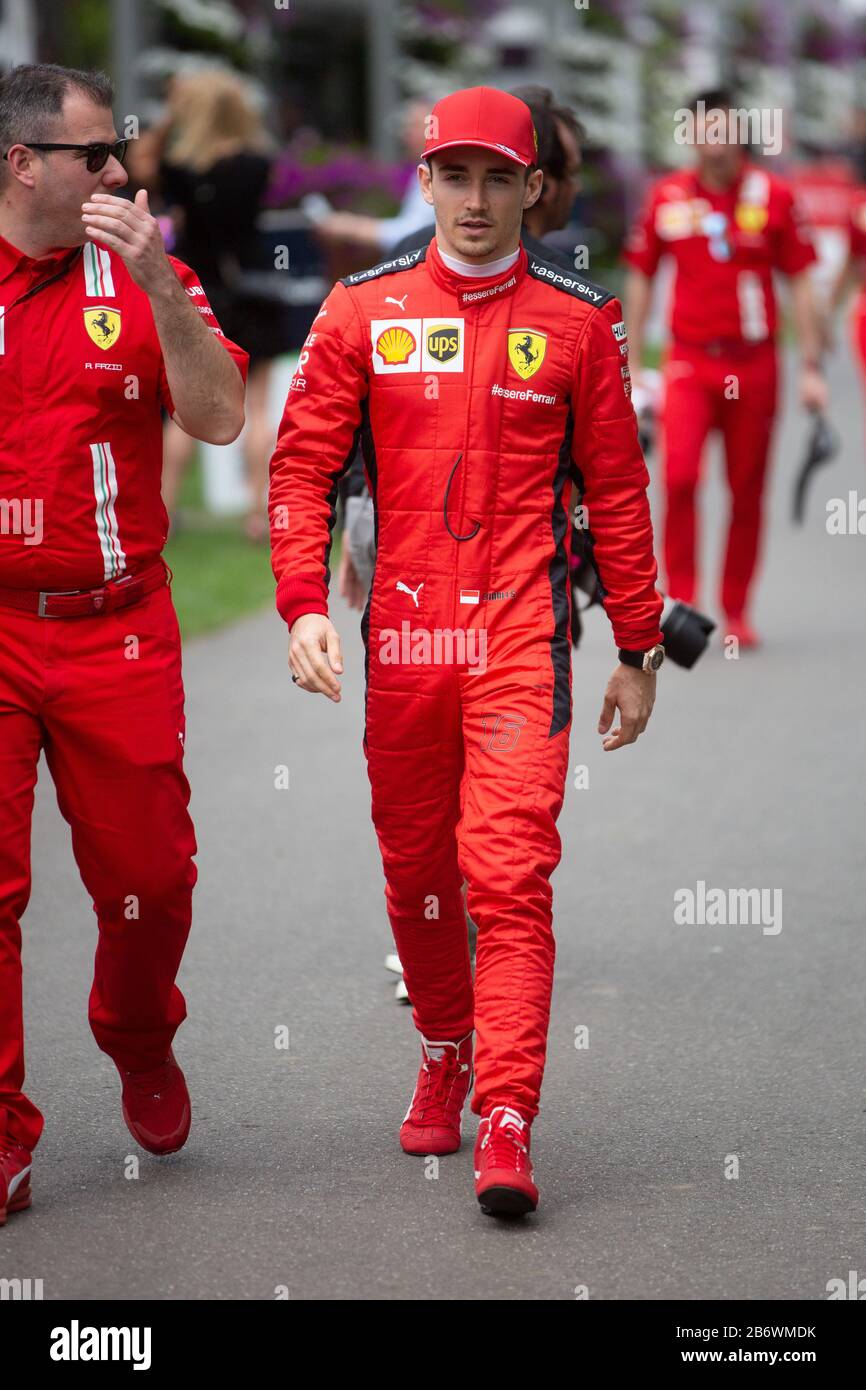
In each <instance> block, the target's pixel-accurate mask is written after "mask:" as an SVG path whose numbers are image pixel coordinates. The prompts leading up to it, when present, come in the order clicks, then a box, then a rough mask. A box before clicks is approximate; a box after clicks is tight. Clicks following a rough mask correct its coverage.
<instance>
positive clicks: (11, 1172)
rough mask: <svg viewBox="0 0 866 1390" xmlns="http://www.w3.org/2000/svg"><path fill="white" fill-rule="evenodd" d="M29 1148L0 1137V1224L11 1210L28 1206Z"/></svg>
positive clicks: (4, 1221)
mask: <svg viewBox="0 0 866 1390" xmlns="http://www.w3.org/2000/svg"><path fill="white" fill-rule="evenodd" d="M30 1165H31V1157H30V1150H29V1149H25V1147H24V1145H23V1144H12V1143H9V1142H8V1141H6V1140H3V1139H0V1226H5V1225H6V1217H7V1216H9V1215H11V1214H12V1212H13V1211H24V1209H25V1207H29V1206H30V1201H31V1194H30Z"/></svg>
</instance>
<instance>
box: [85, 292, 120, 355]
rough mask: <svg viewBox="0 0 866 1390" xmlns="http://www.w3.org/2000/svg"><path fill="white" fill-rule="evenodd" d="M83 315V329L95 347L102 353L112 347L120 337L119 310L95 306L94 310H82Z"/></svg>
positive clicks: (101, 305)
mask: <svg viewBox="0 0 866 1390" xmlns="http://www.w3.org/2000/svg"><path fill="white" fill-rule="evenodd" d="M83 313H84V327H85V328H86V329H87V332H88V336H89V337H90V338H92V339H93V341H94V343H95V344H96V346H97V347H98V348H102V351H103V352H107V351H108V349H109V348H111V347H114V344H115V343H116V342H117V340H118V338H119V337H120V310H119V309H108V308H106V306H105V305H104V304H97V306H96V308H95V309H84V310H83Z"/></svg>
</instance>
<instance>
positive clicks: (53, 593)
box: [36, 589, 84, 618]
mask: <svg viewBox="0 0 866 1390" xmlns="http://www.w3.org/2000/svg"><path fill="white" fill-rule="evenodd" d="M83 593H84V590H83V589H40V590H39V607H38V608H37V610H36V613H37V616H38V617H40V618H57V617H61V616H62V615H61V614H59V613H46V612H45V600H46V599H47V598H57V597H58V596H60V595H62V594H83Z"/></svg>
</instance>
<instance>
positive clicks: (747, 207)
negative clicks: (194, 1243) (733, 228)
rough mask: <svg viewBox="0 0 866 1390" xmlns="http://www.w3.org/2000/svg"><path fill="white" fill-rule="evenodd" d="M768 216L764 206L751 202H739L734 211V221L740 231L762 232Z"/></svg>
mask: <svg viewBox="0 0 866 1390" xmlns="http://www.w3.org/2000/svg"><path fill="white" fill-rule="evenodd" d="M768 217H769V213H768V212H767V209H766V208H761V207H755V205H754V204H752V203H739V204H738V205H737V207H736V209H735V211H734V221H735V222H736V224H737V226H738V227H739V229H740V231H741V232H753V233H754V232H762V231H763V230H764V228H765V227H766V225H767V218H768Z"/></svg>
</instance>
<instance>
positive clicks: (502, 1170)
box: [475, 1105, 538, 1216]
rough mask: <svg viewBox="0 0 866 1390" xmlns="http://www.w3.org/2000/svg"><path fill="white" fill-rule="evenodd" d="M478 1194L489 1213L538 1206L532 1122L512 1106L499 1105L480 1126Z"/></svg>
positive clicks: (512, 1213) (503, 1213) (518, 1213)
mask: <svg viewBox="0 0 866 1390" xmlns="http://www.w3.org/2000/svg"><path fill="white" fill-rule="evenodd" d="M475 1195H476V1196H477V1198H478V1201H479V1202H480V1203H481V1210H482V1211H483V1212H484V1213H485V1214H486V1215H487V1216H525V1215H526V1213H527V1212H528V1211H535V1208H536V1207H537V1206H538V1188H537V1187H536V1186H535V1183H534V1182H533V1181H532V1160H531V1159H530V1157H529V1125H528V1124H527V1122H526V1120H525V1119H524V1118H523V1116H522V1115H519V1114H518V1113H517V1111H516V1110H512V1109H511V1108H510V1106H507V1105H497V1106H496V1107H495V1108H494V1109H493V1110H491V1112H490V1114H489V1115H484V1116H483V1117H482V1120H481V1124H480V1125H479V1127H478V1138H477V1140H476V1141H475Z"/></svg>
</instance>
